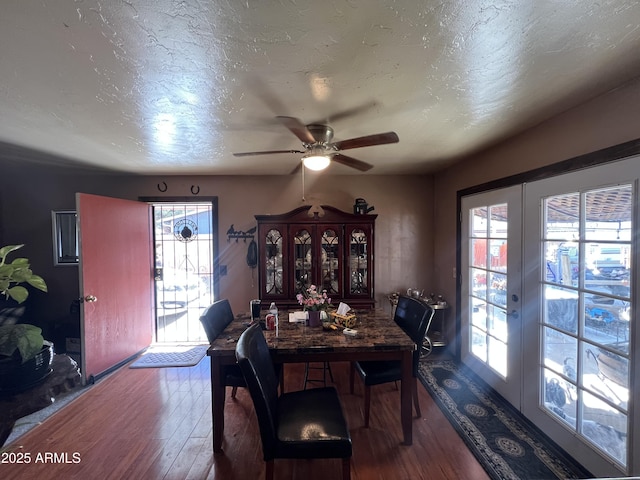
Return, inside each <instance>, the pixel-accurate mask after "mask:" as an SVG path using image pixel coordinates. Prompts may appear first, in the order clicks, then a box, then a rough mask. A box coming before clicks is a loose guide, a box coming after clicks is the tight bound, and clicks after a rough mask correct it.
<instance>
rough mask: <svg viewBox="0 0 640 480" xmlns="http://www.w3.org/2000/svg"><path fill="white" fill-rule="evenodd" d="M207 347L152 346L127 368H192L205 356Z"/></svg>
mask: <svg viewBox="0 0 640 480" xmlns="http://www.w3.org/2000/svg"><path fill="white" fill-rule="evenodd" d="M208 348H209V345H154V346H152V347H149V349H147V351H146V352H144V353H143V354H142V356H140V358H138V359H137V360H136V361H135V362H133V363H132V364H131V365H129V368H164V367H193V366H195V365H197V364H198V363H200V360H202V359H203V358H204V356H205V355H206V354H207V349H208Z"/></svg>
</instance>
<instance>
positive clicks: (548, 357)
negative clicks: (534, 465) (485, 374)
mask: <svg viewBox="0 0 640 480" xmlns="http://www.w3.org/2000/svg"><path fill="white" fill-rule="evenodd" d="M639 177H640V169H639V168H638V158H632V159H628V160H625V161H620V162H614V163H609V164H606V165H604V166H599V167H593V168H589V169H584V170H581V171H578V172H573V173H570V174H566V175H560V176H557V177H553V178H549V179H546V180H540V181H536V182H532V183H530V184H527V185H526V187H525V210H524V218H525V228H524V231H525V236H524V239H525V240H524V258H525V259H526V262H525V265H524V271H525V272H526V275H525V277H524V286H525V288H524V292H525V298H524V302H525V305H526V314H527V321H526V323H525V325H524V329H525V330H524V334H525V338H527V339H528V340H527V341H528V342H529V343H530V345H531V346H535V347H536V351H535V352H534V351H532V350H531V349H529V350H525V358H524V361H525V368H524V371H525V372H526V378H524V394H525V395H524V402H523V413H524V414H525V415H526V416H527V417H528V418H529V419H531V420H532V421H533V422H534V423H536V425H538V426H539V427H541V428H542V429H543V430H544V431H545V433H547V434H548V435H549V436H550V437H551V438H552V439H553V440H555V441H556V442H557V443H558V444H559V445H560V446H562V447H563V448H564V449H565V450H567V451H568V452H569V453H570V454H571V455H572V456H573V457H574V458H576V460H578V461H579V462H580V463H582V464H583V465H584V466H585V467H586V468H587V469H589V470H590V471H591V473H593V474H594V476H598V477H600V476H603V477H604V476H607V477H609V476H622V475H638V474H639V473H640V456H639V455H637V454H636V455H635V456H634V453H633V452H634V451H635V452H638V446H637V445H636V446H635V448H634V447H633V445H634V440H633V439H634V438H636V439H637V438H639V437H638V434H639V431H640V426H639V425H638V423H639V422H638V420H637V419H638V418H640V417H638V413H637V408H636V412H634V409H633V405H636V406H637V405H639V404H640V394H639V393H638V390H639V389H638V388H637V386H638V385H640V379H639V377H640V368H638V367H637V363H638V362H637V358H638V357H637V353H636V352H637V349H638V345H640V343H639V335H638V332H637V331H636V330H637V329H636V328H634V327H635V324H636V318H637V316H636V315H637V306H636V302H637V298H638V287H637V282H636V281H635V278H636V275H637V265H638V245H637V239H638V233H637V232H638V225H639V223H638V180H639ZM634 345H635V350H634V348H633V346H634ZM527 352H529V353H527ZM634 385H635V386H636V388H635V389H634V388H633V387H634ZM634 413H635V415H634ZM634 418H636V420H634Z"/></svg>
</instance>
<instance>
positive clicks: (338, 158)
mask: <svg viewBox="0 0 640 480" xmlns="http://www.w3.org/2000/svg"><path fill="white" fill-rule="evenodd" d="M331 160H332V161H334V162H336V163H339V164H341V165H345V166H347V167H351V168H355V169H356V170H360V171H361V172H366V171H367V170H371V169H372V168H373V165H371V164H369V163H367V162H363V161H362V160H358V159H356V158H353V157H348V156H346V155H342V154H341V153H336V154H334V155H332V157H331Z"/></svg>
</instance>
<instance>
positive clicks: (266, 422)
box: [236, 325, 352, 480]
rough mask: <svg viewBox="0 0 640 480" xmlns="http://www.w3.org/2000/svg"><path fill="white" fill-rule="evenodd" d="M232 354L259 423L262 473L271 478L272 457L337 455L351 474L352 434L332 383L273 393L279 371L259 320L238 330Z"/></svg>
mask: <svg viewBox="0 0 640 480" xmlns="http://www.w3.org/2000/svg"><path fill="white" fill-rule="evenodd" d="M236 358H237V360H238V364H239V365H240V369H241V370H242V373H243V375H244V378H245V381H246V383H247V388H248V389H249V393H250V394H251V399H252V400H253V405H254V407H255V411H256V417H257V419H258V426H259V427H260V437H261V440H262V452H263V456H264V460H265V462H267V465H266V479H267V480H271V479H272V478H273V472H274V460H275V459H276V458H296V459H310V458H341V459H342V478H343V479H344V480H348V479H349V478H351V455H352V446H351V436H350V435H349V428H348V426H347V422H346V420H345V417H344V413H343V411H342V406H341V404H340V399H339V398H338V393H337V391H336V390H335V388H333V387H324V388H312V389H309V390H300V391H296V392H287V393H283V394H281V395H280V396H278V391H277V389H278V377H277V375H276V372H275V370H274V368H273V364H272V362H271V361H270V360H271V356H270V354H269V348H268V346H267V342H266V340H265V338H264V335H263V333H262V330H261V329H260V327H259V325H252V326H251V327H249V328H248V329H246V330H245V331H244V332H243V333H242V335H241V336H240V339H239V340H238V344H237V345H236Z"/></svg>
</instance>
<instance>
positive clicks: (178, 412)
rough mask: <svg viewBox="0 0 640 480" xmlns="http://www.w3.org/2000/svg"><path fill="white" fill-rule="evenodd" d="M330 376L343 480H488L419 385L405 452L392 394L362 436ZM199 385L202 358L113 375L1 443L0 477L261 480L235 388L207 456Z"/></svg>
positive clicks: (302, 474)
mask: <svg viewBox="0 0 640 480" xmlns="http://www.w3.org/2000/svg"><path fill="white" fill-rule="evenodd" d="M331 368H332V372H333V376H334V380H335V386H336V388H337V389H338V391H339V392H340V395H341V399H342V402H343V406H344V409H345V411H346V415H347V419H348V422H349V425H350V429H351V435H352V438H353V446H354V454H353V458H352V462H351V477H352V479H353V480H370V479H374V480H378V479H379V480H385V479H394V480H396V479H412V480H417V479H427V478H428V479H431V480H438V479H452V480H453V479H455V480H457V479H461V478H469V479H471V478H473V479H474V480H475V479H479V480H482V479H487V478H488V477H487V475H486V473H485V472H484V470H483V469H482V467H481V466H480V465H479V464H478V462H477V461H476V460H475V458H474V456H473V454H472V453H471V452H470V451H469V450H468V449H467V448H466V446H465V445H464V443H463V441H462V440H461V439H460V437H459V436H458V435H457V434H456V432H455V431H454V430H453V428H452V427H451V425H450V424H449V422H448V421H447V420H446V418H445V417H444V416H443V415H442V413H441V412H440V410H439V409H438V407H437V406H436V405H435V404H434V402H433V401H432V399H431V397H430V396H429V394H428V393H427V392H426V391H425V390H424V388H423V387H422V385H419V390H420V405H421V410H422V417H421V418H415V417H414V420H413V445H412V446H409V447H407V446H403V445H401V443H400V442H401V438H402V433H401V428H400V412H399V407H398V403H399V401H400V392H399V391H398V390H396V388H395V386H394V385H393V384H389V385H380V386H377V387H373V389H372V395H371V398H372V399H371V422H370V423H371V425H370V428H364V427H363V417H362V409H363V398H362V395H363V388H362V384H361V383H360V382H359V381H358V380H356V391H355V393H354V394H353V395H351V394H349V373H348V370H349V369H348V364H346V363H332V364H331ZM285 372H286V373H285V375H286V376H285V382H286V389H287V390H298V389H300V388H302V381H303V380H302V379H303V373H304V367H303V365H297V364H296V365H292V364H288V365H287V366H286V369H285ZM209 382H210V380H209V359H208V358H206V357H205V358H204V359H203V361H202V362H200V364H198V365H197V366H195V367H191V368H158V369H156V368H149V369H129V368H127V367H124V368H121V369H120V370H118V371H117V372H115V373H113V374H111V375H110V376H109V377H107V378H105V379H103V380H101V381H100V382H98V383H97V384H96V385H94V386H93V387H91V388H90V389H89V391H87V392H86V393H85V394H83V395H81V396H80V397H79V398H78V399H76V400H74V401H73V402H72V403H70V404H69V405H67V406H66V407H64V408H63V409H61V410H60V411H59V412H58V413H56V414H54V415H53V416H51V417H50V418H49V419H48V420H46V421H45V422H44V423H43V424H42V425H39V426H38V427H36V428H34V429H32V430H31V431H29V432H28V433H26V434H25V435H24V436H22V437H20V438H18V440H17V441H15V442H14V443H13V444H11V445H9V449H8V451H5V452H4V453H3V454H2V457H1V458H0V461H2V463H0V478H2V479H4V480H12V479H19V480H23V479H31V478H60V479H83V480H84V479H87V478H100V479H136V480H137V479H151V480H156V479H180V480H181V479H210V480H245V479H258V478H263V477H264V470H265V468H264V462H263V460H262V446H261V444H260V437H259V433H258V427H257V422H256V419H255V416H254V411H253V404H252V403H251V398H250V397H249V395H248V393H247V392H246V390H244V389H238V395H237V398H236V399H232V398H231V390H230V389H227V398H226V404H225V436H224V443H223V449H224V452H223V453H221V454H216V455H213V452H212V430H211V393H210V386H209ZM27 457H29V460H27ZM19 460H22V462H23V463H17V462H18V461H19ZM27 461H28V463H25V462H27ZM339 476H340V462H339V461H338V460H276V462H275V478H276V479H278V480H294V479H304V480H316V479H317V480H321V479H322V480H325V479H328V478H338V477H339Z"/></svg>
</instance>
